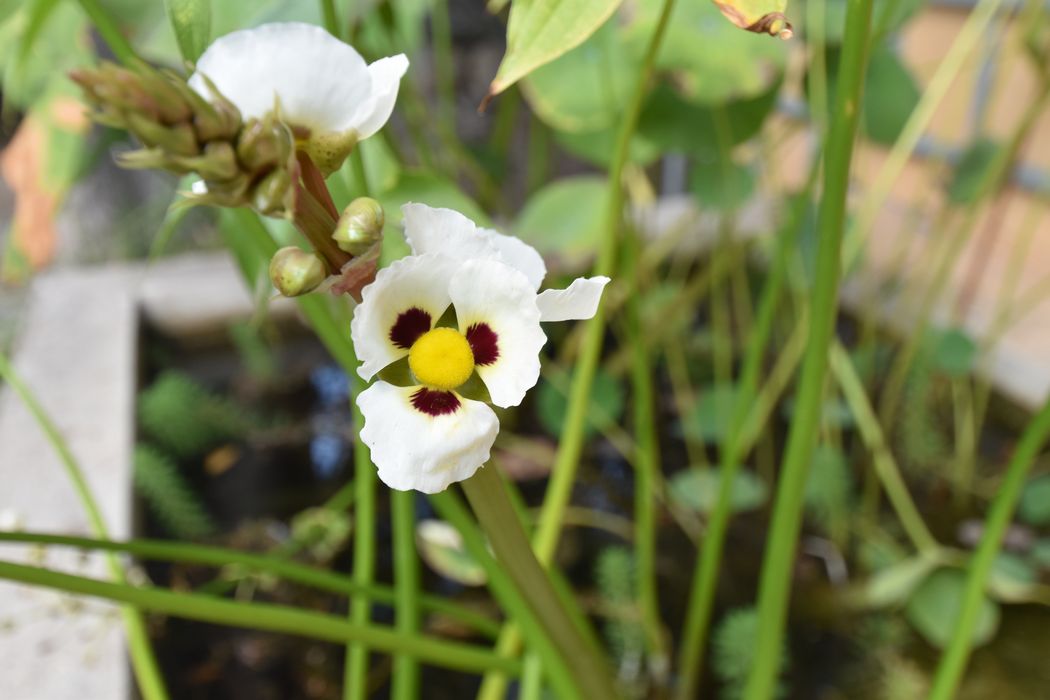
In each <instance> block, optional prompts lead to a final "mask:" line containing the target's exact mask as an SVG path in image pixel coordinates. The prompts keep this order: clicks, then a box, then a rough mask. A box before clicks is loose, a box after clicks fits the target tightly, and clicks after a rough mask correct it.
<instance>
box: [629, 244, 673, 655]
mask: <svg viewBox="0 0 1050 700" xmlns="http://www.w3.org/2000/svg"><path fill="white" fill-rule="evenodd" d="M638 238H639V236H638V234H637V232H635V231H631V232H630V233H629V234H628V245H627V248H628V250H627V251H625V252H626V256H625V258H626V259H627V261H628V262H627V263H626V264H625V266H624V267H625V270H624V272H625V277H626V278H627V279H628V280H629V283H630V284H631V288H632V289H633V290H634V292H633V293H632V294H631V295H630V296H629V297H628V300H627V309H626V311H627V343H628V345H629V346H630V348H631V385H632V388H633V396H632V397H631V406H632V409H633V422H634V432H635V435H636V436H637V449H636V450H635V455H634V532H635V535H634V558H635V566H636V567H637V572H638V573H637V582H636V586H637V597H638V607H639V610H640V611H641V615H642V621H643V624H644V627H645V631H646V639H647V640H648V646H649V652H650V654H652V657H653V658H652V661H653V663H652V664H651V666H652V667H653V668H665V667H666V665H667V659H666V657H667V649H666V648H665V644H664V634H663V624H662V622H661V621H660V601H659V598H658V587H657V577H656V503H655V496H656V477H657V474H659V473H660V445H659V442H658V438H657V434H656V419H655V417H654V415H653V411H654V406H655V398H654V391H653V367H652V358H651V357H650V355H649V348H648V342H649V339H648V338H647V337H646V335H645V333H644V331H643V329H642V312H641V284H640V275H639V272H638V264H637V261H638V258H639V256H640V250H639V249H640V248H641V244H640V241H639V240H638Z"/></svg>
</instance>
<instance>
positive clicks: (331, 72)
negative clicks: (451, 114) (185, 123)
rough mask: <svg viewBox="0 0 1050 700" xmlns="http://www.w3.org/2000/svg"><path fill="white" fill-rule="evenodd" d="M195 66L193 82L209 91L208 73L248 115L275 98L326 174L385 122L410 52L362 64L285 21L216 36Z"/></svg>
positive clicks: (331, 41)
mask: <svg viewBox="0 0 1050 700" xmlns="http://www.w3.org/2000/svg"><path fill="white" fill-rule="evenodd" d="M196 68H197V72H196V73H194V74H193V76H192V77H191V78H190V81H189V84H190V87H192V88H193V89H194V90H196V91H197V92H198V93H199V94H201V95H202V96H204V97H205V98H209V97H211V95H210V92H209V89H208V85H207V81H206V80H205V78H207V80H210V81H211V82H212V84H214V85H215V87H216V88H217V89H218V91H219V92H220V93H222V94H223V95H224V96H225V97H226V98H228V99H229V100H230V101H231V102H233V104H235V105H236V106H237V109H239V110H240V111H241V115H242V116H243V117H244V118H246V119H247V118H249V117H262V116H264V115H265V114H267V113H268V112H270V111H272V110H273V109H274V106H275V105H277V107H278V109H279V111H280V117H281V120H282V121H283V122H285V123H286V124H288V126H289V127H291V128H292V132H293V133H294V134H295V136H296V139H297V140H299V141H300V142H301V144H302V147H303V148H304V150H305V151H306V152H307V153H308V154H309V155H310V157H311V159H312V160H313V161H314V163H315V164H316V165H317V167H318V168H320V170H321V171H322V172H323V173H325V174H326V175H327V174H328V173H331V172H333V171H334V170H336V169H337V168H338V167H339V166H340V164H342V162H343V160H344V159H345V158H346V156H347V155H349V154H350V151H351V150H353V148H354V145H355V144H356V143H357V142H358V141H361V140H363V139H366V138H368V137H369V136H371V135H372V134H374V133H376V132H377V131H379V129H380V128H382V126H383V125H384V124H386V122H387V120H388V119H389V118H390V113H391V112H392V111H393V109H394V102H395V100H397V91H398V87H399V85H400V82H401V76H403V75H404V74H405V71H406V70H408V59H407V58H405V55H404V54H398V55H397V56H389V57H387V58H382V59H380V60H378V61H376V62H375V63H372V64H366V63H365V60H364V59H363V58H362V57H361V55H360V54H359V53H357V51H355V50H354V48H353V47H352V46H350V45H349V44H345V43H343V42H342V41H340V40H338V39H336V38H335V37H334V36H332V35H331V34H329V33H328V32H326V31H325V30H324V29H322V28H321V27H318V26H315V25H312V24H304V23H300V22H282V23H275V24H264V25H262V26H259V27H256V28H254V29H242V30H240V31H236V32H233V33H231V34H227V35H226V36H224V37H221V38H219V39H217V40H216V41H215V42H214V43H212V45H211V46H209V47H208V49H207V50H206V51H205V52H204V54H203V55H202V56H201V57H200V60H198V61H197V66H196Z"/></svg>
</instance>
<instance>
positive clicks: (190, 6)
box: [164, 0, 211, 63]
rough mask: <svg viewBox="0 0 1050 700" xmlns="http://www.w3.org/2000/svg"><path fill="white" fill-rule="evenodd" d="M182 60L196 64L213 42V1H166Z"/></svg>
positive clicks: (165, 4) (169, 19)
mask: <svg viewBox="0 0 1050 700" xmlns="http://www.w3.org/2000/svg"><path fill="white" fill-rule="evenodd" d="M164 6H165V9H167V11H168V21H169V22H171V28H172V30H173V31H174V32H175V40H176V41H177V42H178V44H179V52H180V53H182V58H183V59H184V60H186V61H189V62H190V63H195V62H196V61H197V59H198V58H200V55H201V54H202V53H204V49H206V48H207V47H208V44H209V43H210V42H211V0H164Z"/></svg>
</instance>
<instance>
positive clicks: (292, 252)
mask: <svg viewBox="0 0 1050 700" xmlns="http://www.w3.org/2000/svg"><path fill="white" fill-rule="evenodd" d="M326 276H327V270H326V269H325V264H324V262H323V261H322V260H321V259H320V258H319V257H317V256H316V255H314V254H313V253H308V252H307V251H305V250H301V249H299V248H296V247H295V246H288V247H287V248H281V249H280V250H278V251H277V252H276V253H275V254H274V256H273V259H272V260H270V281H271V282H273V286H274V287H276V288H277V291H278V292H280V293H281V295H282V296H286V297H297V296H299V295H300V294H306V293H308V292H312V291H313V290H315V289H317V287H318V285H320V284H321V282H323V281H324V279H325V277H326Z"/></svg>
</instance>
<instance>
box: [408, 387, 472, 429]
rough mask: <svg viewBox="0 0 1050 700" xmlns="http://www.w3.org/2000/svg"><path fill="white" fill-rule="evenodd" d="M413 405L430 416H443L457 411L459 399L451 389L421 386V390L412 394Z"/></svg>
mask: <svg viewBox="0 0 1050 700" xmlns="http://www.w3.org/2000/svg"><path fill="white" fill-rule="evenodd" d="M412 405H413V406H414V407H415V409H416V410H417V411H421V412H423V413H425V414H427V415H428V416H443V415H445V414H448V413H455V412H456V410H457V409H458V408H459V399H458V398H456V395H455V394H453V393H452V392H451V391H435V390H434V389H426V388H420V390H419V391H417V392H416V393H414V394H412ZM406 437H407V436H406Z"/></svg>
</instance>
